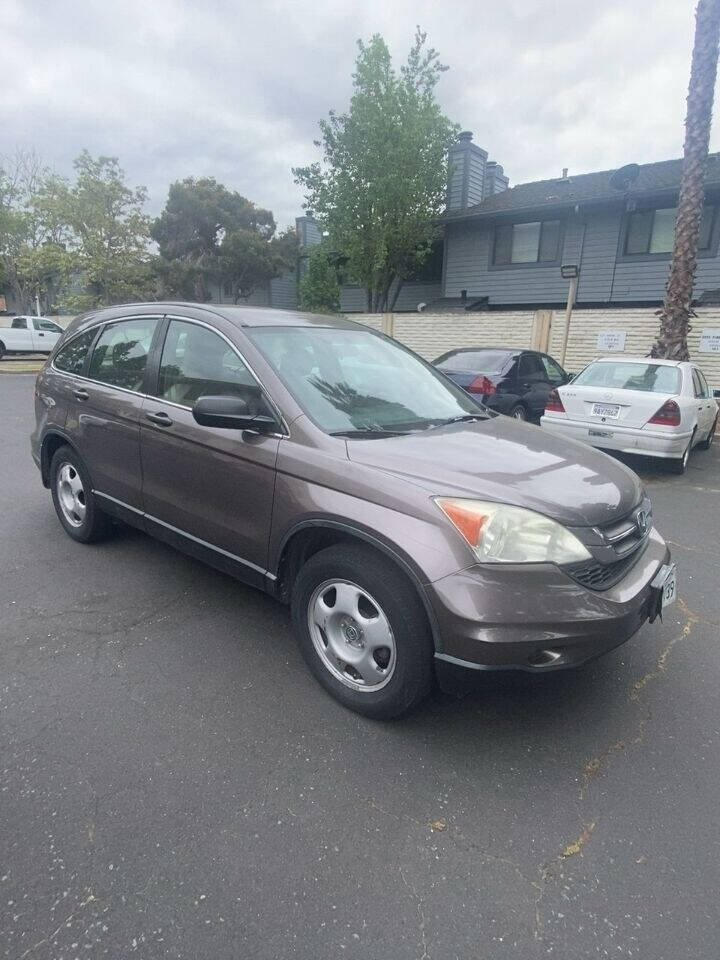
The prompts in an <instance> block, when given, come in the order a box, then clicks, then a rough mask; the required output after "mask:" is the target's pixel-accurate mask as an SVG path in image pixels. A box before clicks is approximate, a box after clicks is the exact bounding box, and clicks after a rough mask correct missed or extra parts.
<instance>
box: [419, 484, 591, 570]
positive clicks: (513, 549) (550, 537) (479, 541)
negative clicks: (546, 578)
mask: <svg viewBox="0 0 720 960" xmlns="http://www.w3.org/2000/svg"><path fill="white" fill-rule="evenodd" d="M435 502H436V503H437V505H438V506H439V507H440V509H441V510H442V512H443V513H444V514H445V516H446V517H447V518H448V520H449V521H450V522H451V523H452V525H453V526H454V527H455V529H456V530H457V531H458V532H459V533H460V534H461V535H462V536H463V538H464V539H465V540H466V541H467V543H469V544H470V546H471V547H472V550H473V552H474V554H475V556H476V557H477V558H478V560H480V561H481V562H482V563H577V562H578V561H580V560H589V559H590V557H591V554H590V551H589V550H588V549H587V547H585V545H584V544H582V543H581V542H580V541H579V540H578V538H577V537H576V536H575V534H573V533H570V531H569V530H567V529H566V528H565V527H563V525H562V524H560V523H557V522H556V521H555V520H551V519H550V518H549V517H544V516H543V515H542V514H540V513H535V511H534V510H525V509H524V508H522V507H511V506H508V505H507V504H504V503H491V502H486V501H484V500H464V499H454V498H445V497H436V498H435Z"/></svg>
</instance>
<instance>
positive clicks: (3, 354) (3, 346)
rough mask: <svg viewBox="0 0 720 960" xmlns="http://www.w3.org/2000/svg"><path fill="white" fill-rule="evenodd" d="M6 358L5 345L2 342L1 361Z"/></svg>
mask: <svg viewBox="0 0 720 960" xmlns="http://www.w3.org/2000/svg"><path fill="white" fill-rule="evenodd" d="M4 356H5V344H4V343H3V342H2V340H0V360H2V358H3V357H4Z"/></svg>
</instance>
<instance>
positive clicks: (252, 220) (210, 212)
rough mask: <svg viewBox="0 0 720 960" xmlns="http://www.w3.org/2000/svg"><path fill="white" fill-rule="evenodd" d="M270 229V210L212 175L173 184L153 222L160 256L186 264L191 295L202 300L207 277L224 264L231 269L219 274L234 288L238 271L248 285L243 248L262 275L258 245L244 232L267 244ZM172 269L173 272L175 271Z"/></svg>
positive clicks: (215, 275) (217, 274) (214, 276)
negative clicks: (242, 254)
mask: <svg viewBox="0 0 720 960" xmlns="http://www.w3.org/2000/svg"><path fill="white" fill-rule="evenodd" d="M237 232H241V236H240V237H238V238H236V239H234V240H231V239H230V238H231V236H232V235H233V234H236V233H237ZM274 233H275V221H274V220H273V216H272V213H270V211H269V210H263V209H262V208H261V207H256V206H255V204H254V203H251V201H249V200H247V199H246V198H245V197H243V196H241V195H240V194H239V193H237V192H235V191H230V190H228V189H227V187H225V186H223V184H221V183H218V182H217V180H215V179H214V178H213V177H202V178H195V177H188V178H187V179H185V180H181V181H177V182H175V183H173V184H171V185H170V190H169V193H168V199H167V203H166V204H165V209H164V210H163V212H162V214H161V215H160V216H159V217H158V219H157V220H155V222H154V223H153V225H152V236H153V239H154V240H155V241H156V242H157V244H158V247H159V249H160V256H161V257H162V259H163V261H166V262H170V261H175V260H179V261H181V262H182V263H183V264H185V265H186V266H187V267H188V268H189V269H190V271H191V272H192V276H193V297H192V298H193V299H195V300H198V301H201V302H202V301H205V300H208V299H209V298H210V294H209V291H208V281H209V280H210V279H218V278H220V277H221V275H222V273H223V270H225V269H229V270H231V271H232V272H231V274H230V275H226V276H224V278H223V279H225V280H227V281H229V282H231V283H233V285H234V287H235V288H238V289H240V278H241V277H242V281H243V283H246V284H249V285H250V286H252V283H253V280H252V274H251V270H250V268H249V267H247V268H243V266H242V264H241V263H240V262H239V260H238V256H239V254H240V252H241V250H242V249H245V250H246V252H247V254H248V258H249V259H250V260H252V262H253V263H254V264H255V265H256V266H257V267H258V268H259V270H260V274H262V275H264V273H265V272H266V270H265V264H264V263H261V261H262V260H263V258H262V257H261V256H260V250H259V247H258V246H257V245H256V244H255V242H254V240H252V239H250V236H245V234H247V235H252V236H253V237H255V238H256V239H257V240H259V241H265V243H266V245H267V243H269V241H270V239H271V238H272V236H273V234H274ZM226 241H229V243H228V247H227V250H226V251H225V254H222V252H221V247H222V246H223V245H224V243H225V242H226ZM167 272H168V268H167V267H165V266H164V265H163V266H162V267H161V268H160V274H161V276H164V275H165V274H166V273H167ZM174 275H175V276H176V278H177V276H178V274H177V272H176V273H175V274H174ZM187 275H188V274H186V277H187ZM257 282H258V283H259V282H261V281H260V280H258V281H257ZM243 295H244V290H243Z"/></svg>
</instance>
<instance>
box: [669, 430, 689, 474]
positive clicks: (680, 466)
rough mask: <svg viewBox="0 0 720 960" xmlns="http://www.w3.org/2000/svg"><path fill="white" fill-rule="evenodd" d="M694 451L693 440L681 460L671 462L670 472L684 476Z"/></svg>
mask: <svg viewBox="0 0 720 960" xmlns="http://www.w3.org/2000/svg"><path fill="white" fill-rule="evenodd" d="M691 449H692V438H691V439H690V443H689V444H688V445H687V447H685V452H684V453H683V455H682V457H681V458H680V459H679V460H671V461H670V470H671V472H672V473H677V474H681V475H682V474H683V473H685V471H686V470H687V465H688V460H689V459H690V451H691Z"/></svg>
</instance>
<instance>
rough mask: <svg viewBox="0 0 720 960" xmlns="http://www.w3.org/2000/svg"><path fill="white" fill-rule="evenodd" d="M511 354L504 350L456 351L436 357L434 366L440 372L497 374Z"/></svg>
mask: <svg viewBox="0 0 720 960" xmlns="http://www.w3.org/2000/svg"><path fill="white" fill-rule="evenodd" d="M510 356H511V354H509V353H508V352H507V351H505V350H456V351H454V352H453V353H445V354H443V356H442V357H438V359H437V360H436V361H435V366H436V367H439V368H440V369H441V370H470V371H473V372H474V371H477V372H478V373H498V372H499V371H500V370H503V369H504V368H505V366H506V365H507V363H508V361H509V359H510Z"/></svg>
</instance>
